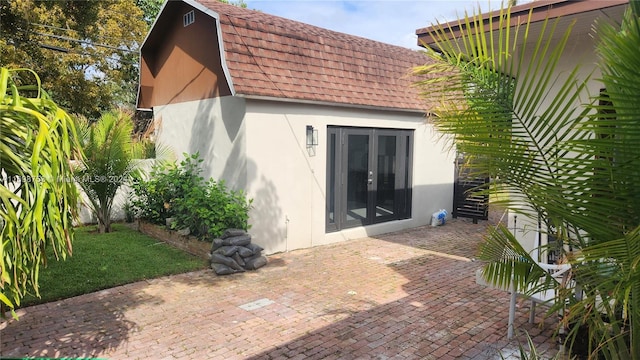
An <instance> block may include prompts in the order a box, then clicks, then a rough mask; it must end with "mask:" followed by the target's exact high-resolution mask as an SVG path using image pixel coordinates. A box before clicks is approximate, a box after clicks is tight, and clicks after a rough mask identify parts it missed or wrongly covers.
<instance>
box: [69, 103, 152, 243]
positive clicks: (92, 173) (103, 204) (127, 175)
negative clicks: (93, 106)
mask: <svg viewBox="0 0 640 360" xmlns="http://www.w3.org/2000/svg"><path fill="white" fill-rule="evenodd" d="M78 129H79V130H78V132H79V134H80V141H81V144H82V148H83V150H84V154H85V159H84V163H83V164H82V166H81V167H79V168H78V169H77V170H76V179H77V180H78V184H79V186H80V188H81V189H82V190H84V192H85V194H86V195H87V197H88V199H89V208H90V209H91V211H92V212H93V214H94V215H96V217H97V219H98V228H99V230H100V233H107V232H111V210H112V208H113V201H114V198H115V196H116V191H117V190H118V188H120V187H121V186H122V185H124V184H125V183H127V182H129V180H130V179H131V177H132V176H136V175H137V174H138V170H137V169H136V167H135V163H134V159H136V158H140V155H141V153H142V148H141V146H139V143H136V142H133V140H132V132H133V121H132V120H131V116H129V115H128V114H126V113H124V112H123V111H111V112H107V113H105V114H103V115H102V116H101V117H100V119H99V120H98V121H97V122H95V123H90V122H89V121H87V120H86V119H82V118H81V119H79V122H78Z"/></svg>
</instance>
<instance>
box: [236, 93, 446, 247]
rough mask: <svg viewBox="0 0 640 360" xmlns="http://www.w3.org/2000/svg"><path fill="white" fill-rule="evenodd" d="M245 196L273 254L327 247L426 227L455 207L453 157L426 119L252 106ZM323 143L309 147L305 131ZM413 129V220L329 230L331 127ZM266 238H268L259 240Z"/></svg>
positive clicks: (304, 107) (309, 107) (249, 108)
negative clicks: (310, 130)
mask: <svg viewBox="0 0 640 360" xmlns="http://www.w3.org/2000/svg"><path fill="white" fill-rule="evenodd" d="M245 121H246V124H245V126H246V136H247V159H246V161H247V190H248V192H249V194H251V196H253V198H254V210H253V212H252V220H251V222H252V224H253V227H252V233H253V234H254V238H255V239H256V242H258V243H260V244H261V245H262V246H264V247H265V249H267V250H268V251H269V252H279V251H287V250H292V249H297V248H305V247H310V246H316V245H322V244H327V243H332V242H337V241H343V240H347V239H352V238H358V237H363V236H368V235H375V234H379V233H384V232H389V231H395V230H400V229H405V228H410V227H415V226H419V225H425V224H428V223H429V222H430V220H431V214H432V213H433V212H435V211H437V210H438V209H441V208H444V209H447V210H448V211H449V212H451V206H452V201H453V173H454V169H453V156H452V154H450V153H448V152H447V151H445V150H444V149H443V143H440V142H438V143H436V142H437V136H436V135H435V134H434V132H433V129H432V127H431V126H430V125H428V124H427V123H426V119H425V118H424V116H422V115H421V114H414V115H407V114H401V113H397V112H385V111H371V110H354V109H347V108H340V107H329V106H314V105H301V104H289V103H275V102H267V101H258V100H248V101H247V114H246V120H245ZM307 125H311V126H313V127H314V128H315V129H317V130H318V145H317V146H314V147H313V148H312V149H311V151H309V150H308V149H307V146H306V126H307ZM328 126H355V127H367V128H392V129H411V130H415V132H414V155H413V164H414V167H413V169H412V172H413V173H412V174H413V200H412V204H413V211H412V218H411V219H408V220H398V221H391V222H387V223H382V224H376V225H370V226H366V227H360V228H352V229H347V230H343V231H339V232H332V233H327V232H326V231H325V204H326V177H327V174H326V168H327V163H326V158H327V156H326V154H327V127H328ZM261 237H262V239H261Z"/></svg>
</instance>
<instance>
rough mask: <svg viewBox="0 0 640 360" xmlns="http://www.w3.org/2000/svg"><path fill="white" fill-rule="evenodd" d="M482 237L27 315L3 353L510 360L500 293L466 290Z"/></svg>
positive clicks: (446, 229)
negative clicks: (501, 357) (503, 358)
mask: <svg viewBox="0 0 640 360" xmlns="http://www.w3.org/2000/svg"><path fill="white" fill-rule="evenodd" d="M486 226H487V222H480V224H473V223H472V222H471V221H469V220H465V219H457V220H453V221H451V222H449V223H447V224H446V225H445V226H441V227H436V228H432V227H422V228H418V229H413V230H409V231H403V232H399V233H394V234H388V235H383V236H376V237H375V238H364V239H359V240H353V241H348V242H344V243H339V244H335V245H329V246H320V247H315V248H312V249H306V250H297V251H292V252H289V253H283V254H277V255H273V256H271V257H270V258H269V260H270V262H269V264H268V265H267V266H266V267H264V268H262V269H260V270H258V271H255V272H247V273H244V274H236V275H230V276H220V277H217V276H216V275H215V274H214V273H213V272H212V271H199V272H194V273H188V274H182V275H176V276H170V277H165V278H161V279H155V280H150V281H144V282H138V283H134V284H129V285H125V286H120V287H117V288H113V289H109V290H104V291H100V292H97V293H93V294H87V295H83V296H79V297H75V298H72V299H68V300H65V301H60V302H55V303H49V304H43V305H39V306H33V307H28V308H25V309H22V310H20V311H19V315H20V320H19V321H13V320H11V321H9V322H4V323H2V324H0V337H1V339H0V340H1V343H0V346H1V348H0V355H1V356H4V357H17V356H30V357H100V358H109V359H288V358H291V359H499V358H500V353H502V355H503V356H504V357H505V358H507V359H515V358H517V348H518V341H520V342H523V343H524V342H525V338H524V336H523V335H522V334H520V336H519V338H518V340H514V341H511V342H508V341H507V340H506V331H507V315H508V311H507V309H508V303H509V300H508V299H509V295H508V293H506V292H502V291H498V290H492V289H488V288H484V287H481V286H478V285H476V284H475V278H474V272H475V270H476V269H477V268H479V267H480V266H481V263H480V262H477V261H473V257H474V255H475V251H476V248H477V245H478V243H479V241H480V239H481V234H483V233H484V231H485V228H486ZM256 242H257V243H259V242H258V241H257V240H256ZM527 310H528V309H527V304H526V303H523V304H522V306H521V307H520V308H519V309H518V312H517V318H516V329H517V330H519V331H522V330H526V331H527V332H529V334H530V335H531V337H532V338H533V339H534V342H535V343H536V344H538V350H544V351H546V353H547V354H553V352H555V349H556V348H557V345H556V344H555V343H554V342H553V340H552V339H551V338H550V337H551V335H552V332H553V325H554V321H553V319H551V318H548V319H546V320H543V318H542V317H543V316H542V315H543V314H544V311H542V309H541V310H540V311H538V313H539V316H538V319H537V322H538V324H536V325H530V324H528V323H527V319H528V316H527ZM543 321H544V322H546V323H545V324H542V325H543V326H540V324H539V323H540V322H543Z"/></svg>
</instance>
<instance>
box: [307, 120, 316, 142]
mask: <svg viewBox="0 0 640 360" xmlns="http://www.w3.org/2000/svg"><path fill="white" fill-rule="evenodd" d="M316 145H318V129H314V128H313V126H311V125H307V147H311V146H316Z"/></svg>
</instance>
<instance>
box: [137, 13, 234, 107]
mask: <svg viewBox="0 0 640 360" xmlns="http://www.w3.org/2000/svg"><path fill="white" fill-rule="evenodd" d="M190 10H193V8H192V7H190V6H188V5H187V4H185V3H182V2H170V3H168V4H167V6H166V8H165V11H164V12H163V15H162V16H161V18H160V19H158V22H157V23H156V26H155V27H154V29H157V31H154V32H153V33H152V34H151V35H150V36H149V38H148V39H147V42H145V45H144V47H143V49H142V59H141V81H140V97H139V100H138V106H139V107H141V108H150V107H153V106H156V105H166V104H175V103H180V102H185V101H192V100H201V99H208V98H214V97H218V96H223V95H230V94H231V91H230V90H229V86H228V85H227V81H226V79H225V77H224V74H223V72H222V66H221V62H220V51H219V48H218V44H217V32H216V27H215V19H213V18H211V17H210V16H208V15H206V14H204V13H202V12H200V11H198V10H195V22H194V23H193V24H191V25H189V26H187V27H184V26H183V22H182V20H183V17H182V16H183V14H185V13H186V12H188V11H190Z"/></svg>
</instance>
